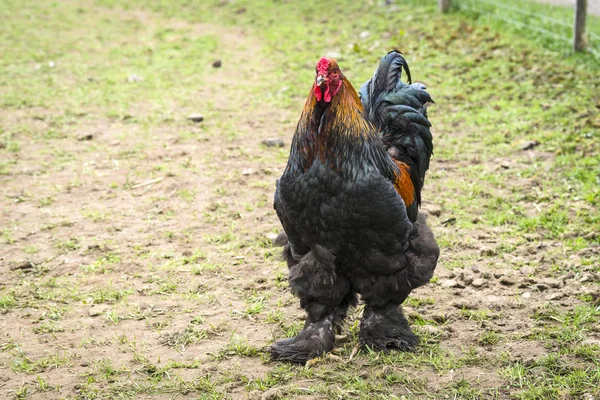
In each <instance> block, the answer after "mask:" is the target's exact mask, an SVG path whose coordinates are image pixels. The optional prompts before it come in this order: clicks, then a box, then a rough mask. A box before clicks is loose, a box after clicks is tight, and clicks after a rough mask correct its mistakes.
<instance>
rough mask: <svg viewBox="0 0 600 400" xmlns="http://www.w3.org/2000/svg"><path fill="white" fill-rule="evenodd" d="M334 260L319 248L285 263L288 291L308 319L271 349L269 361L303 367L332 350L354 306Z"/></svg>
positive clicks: (354, 303) (353, 297)
mask: <svg viewBox="0 0 600 400" xmlns="http://www.w3.org/2000/svg"><path fill="white" fill-rule="evenodd" d="M334 260H335V259H334V256H333V255H332V254H331V253H329V252H327V251H326V250H325V249H323V248H320V247H318V246H317V247H315V249H314V250H312V251H310V252H308V253H306V254H305V255H303V256H301V258H300V259H298V260H297V261H295V262H290V261H289V259H288V265H289V267H290V273H289V281H290V287H291V288H292V291H293V292H294V293H295V294H296V295H297V296H298V297H300V305H301V306H302V308H303V309H305V310H306V312H307V314H308V316H307V318H306V323H305V325H304V329H302V331H300V333H299V334H298V335H297V336H296V337H294V338H291V339H284V340H280V341H278V342H275V343H274V344H273V345H272V346H271V358H272V359H274V360H281V361H290V362H295V363H301V364H303V363H306V362H307V361H308V360H310V359H312V358H315V357H318V356H320V355H322V354H324V353H328V352H330V351H331V350H332V349H333V344H334V340H335V333H336V332H339V330H340V327H341V324H342V322H343V320H344V318H345V317H346V312H347V311H348V308H349V307H350V306H353V305H356V294H354V293H351V284H350V280H349V279H348V278H347V277H345V276H341V275H338V274H337V273H336V272H335V262H334Z"/></svg>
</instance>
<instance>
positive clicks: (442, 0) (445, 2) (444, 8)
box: [438, 0, 585, 13]
mask: <svg viewBox="0 0 600 400" xmlns="http://www.w3.org/2000/svg"><path fill="white" fill-rule="evenodd" d="M584 1H585V0H584ZM450 3H451V0H438V7H439V9H440V11H441V12H443V13H446V12H448V10H449V9H450Z"/></svg>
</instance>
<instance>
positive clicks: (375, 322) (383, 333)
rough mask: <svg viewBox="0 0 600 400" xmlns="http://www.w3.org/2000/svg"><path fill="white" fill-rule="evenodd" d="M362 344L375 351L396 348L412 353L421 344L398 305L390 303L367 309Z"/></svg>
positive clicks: (363, 324)
mask: <svg viewBox="0 0 600 400" xmlns="http://www.w3.org/2000/svg"><path fill="white" fill-rule="evenodd" d="M359 338H360V344H361V345H362V346H369V347H370V348H372V349H374V350H382V351H388V349H390V348H395V349H398V350H402V351H412V350H413V349H414V348H415V346H416V345H417V344H419V337H418V336H417V335H415V334H414V333H413V332H412V330H411V329H410V327H409V326H408V321H407V320H406V318H405V317H404V314H402V309H401V308H400V306H398V305H397V304H392V303H388V304H386V305H385V306H384V307H381V308H373V307H370V306H369V305H368V304H367V306H366V307H365V311H364V314H363V317H362V319H361V321H360V333H359Z"/></svg>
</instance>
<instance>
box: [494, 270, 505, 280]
mask: <svg viewBox="0 0 600 400" xmlns="http://www.w3.org/2000/svg"><path fill="white" fill-rule="evenodd" d="M504 275H505V274H504V272H502V271H496V272H494V278H496V279H500V278H502V277H503V276H504Z"/></svg>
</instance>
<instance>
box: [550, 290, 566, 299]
mask: <svg viewBox="0 0 600 400" xmlns="http://www.w3.org/2000/svg"><path fill="white" fill-rule="evenodd" d="M563 297H565V294H564V293H561V292H554V293H551V294H550V295H548V296H547V297H546V300H549V301H554V300H560V299H562V298H563Z"/></svg>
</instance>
